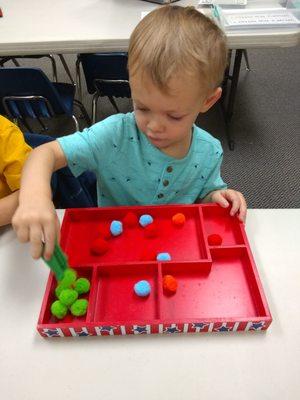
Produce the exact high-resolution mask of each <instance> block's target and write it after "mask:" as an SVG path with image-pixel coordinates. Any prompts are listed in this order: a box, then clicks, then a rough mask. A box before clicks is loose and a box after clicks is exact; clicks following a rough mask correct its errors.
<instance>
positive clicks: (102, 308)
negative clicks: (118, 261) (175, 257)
mask: <svg viewBox="0 0 300 400" xmlns="http://www.w3.org/2000/svg"><path fill="white" fill-rule="evenodd" d="M140 280H147V281H148V282H149V283H150V285H151V293H150V295H149V296H147V297H146V298H143V297H139V296H137V295H136V294H135V293H134V290H133V287H134V284H135V283H136V282H138V281H140ZM157 287H158V265H157V264H156V263H141V264H122V265H101V266H99V267H98V268H97V273H96V286H95V309H94V320H93V322H94V323H95V324H96V325H103V324H115V325H116V324H118V323H119V322H120V321H127V322H128V321H139V322H141V321H148V323H149V321H153V320H156V319H159V299H158V290H157Z"/></svg>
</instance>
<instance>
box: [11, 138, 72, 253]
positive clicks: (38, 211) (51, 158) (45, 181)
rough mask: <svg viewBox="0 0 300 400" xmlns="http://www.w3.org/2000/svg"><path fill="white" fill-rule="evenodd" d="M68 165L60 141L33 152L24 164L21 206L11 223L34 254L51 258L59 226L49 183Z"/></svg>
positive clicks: (47, 144) (21, 240)
mask: <svg viewBox="0 0 300 400" xmlns="http://www.w3.org/2000/svg"><path fill="white" fill-rule="evenodd" d="M66 165H67V160H66V157H65V155H64V153H63V151H62V149H61V147H60V145H59V143H58V142H57V141H54V142H50V143H46V144H44V145H42V146H39V147H37V148H36V149H34V150H33V151H32V152H31V153H30V155H29V157H28V159H27V161H26V163H25V164H24V167H23V171H22V178H21V188H20V196H19V207H18V208H17V211H16V213H15V214H14V216H13V219H12V224H13V226H14V229H15V231H16V233H17V236H18V239H19V240H20V242H22V243H25V242H30V243H31V255H32V257H33V258H39V257H40V256H41V255H42V252H43V242H44V243H45V250H44V257H45V258H46V259H50V258H51V255H52V253H53V249H54V243H55V238H56V236H57V235H59V223H58V219H57V215H56V212H55V207H54V204H53V202H52V192H51V186H50V180H51V176H52V173H53V172H54V171H56V170H58V169H60V168H62V167H65V166H66Z"/></svg>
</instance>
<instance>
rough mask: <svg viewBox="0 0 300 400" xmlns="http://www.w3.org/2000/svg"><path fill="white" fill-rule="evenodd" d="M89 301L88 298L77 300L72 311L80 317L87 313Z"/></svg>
mask: <svg viewBox="0 0 300 400" xmlns="http://www.w3.org/2000/svg"><path fill="white" fill-rule="evenodd" d="M88 305H89V302H88V301H87V300H86V299H80V300H76V301H75V303H73V304H72V306H71V313H72V314H73V315H75V317H80V316H82V315H85V314H86V311H87V308H88Z"/></svg>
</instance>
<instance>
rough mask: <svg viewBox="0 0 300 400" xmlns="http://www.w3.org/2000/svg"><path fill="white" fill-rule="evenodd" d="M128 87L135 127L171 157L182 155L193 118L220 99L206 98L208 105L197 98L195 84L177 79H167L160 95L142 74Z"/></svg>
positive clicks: (197, 83) (186, 151) (196, 84)
mask: <svg viewBox="0 0 300 400" xmlns="http://www.w3.org/2000/svg"><path fill="white" fill-rule="evenodd" d="M130 86H131V93H132V99H133V106H134V111H135V118H136V122H137V125H138V128H139V129H140V130H141V131H142V132H143V133H144V134H145V135H146V136H147V138H148V140H149V141H150V142H151V143H152V145H153V146H155V147H157V148H158V149H159V150H161V151H162V152H163V153H165V154H167V155H169V156H171V157H174V158H183V157H185V156H186V154H187V153H188V151H189V147H190V143H191V137H192V126H193V123H194V122H195V120H196V118H197V115H198V114H199V112H205V111H207V110H208V108H210V107H211V105H212V104H214V102H215V101H217V99H218V98H219V97H220V96H219V95H218V96H217V99H216V100H215V98H214V101H213V102H211V97H210V98H209V100H210V102H209V104H208V100H207V98H205V97H204V96H201V91H200V90H199V82H197V80H195V79H192V78H191V79H189V78H181V77H180V76H178V77H177V78H172V79H171V80H170V82H169V89H170V90H169V93H168V94H166V93H163V92H161V90H160V89H159V88H158V87H157V86H155V85H154V84H153V82H152V80H151V78H149V77H148V76H147V75H146V74H143V75H142V76H141V75H140V74H138V73H137V74H135V75H134V76H132V77H130ZM218 89H219V90H221V89H220V88H218Z"/></svg>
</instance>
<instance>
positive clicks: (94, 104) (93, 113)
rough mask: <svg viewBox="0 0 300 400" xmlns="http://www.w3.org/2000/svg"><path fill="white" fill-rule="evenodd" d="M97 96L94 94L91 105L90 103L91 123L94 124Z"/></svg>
mask: <svg viewBox="0 0 300 400" xmlns="http://www.w3.org/2000/svg"><path fill="white" fill-rule="evenodd" d="M98 99H99V95H98V93H95V94H94V96H93V103H92V123H93V124H95V122H96V116H97V103H98Z"/></svg>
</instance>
